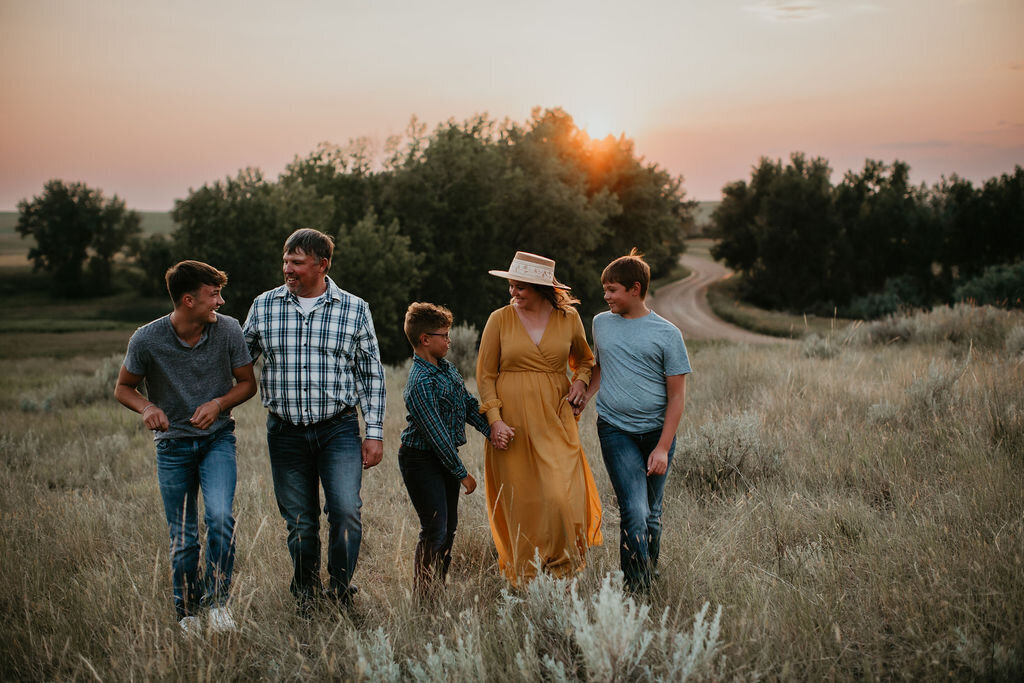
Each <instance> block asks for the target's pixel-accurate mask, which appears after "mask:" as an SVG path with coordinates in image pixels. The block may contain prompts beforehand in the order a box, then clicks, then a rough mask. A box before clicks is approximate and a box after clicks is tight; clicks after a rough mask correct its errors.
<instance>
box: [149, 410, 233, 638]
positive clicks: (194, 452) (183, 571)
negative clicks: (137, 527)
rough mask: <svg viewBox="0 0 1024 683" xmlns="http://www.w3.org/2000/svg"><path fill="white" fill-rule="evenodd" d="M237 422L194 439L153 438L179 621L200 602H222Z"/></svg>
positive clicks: (227, 580) (229, 552)
mask: <svg viewBox="0 0 1024 683" xmlns="http://www.w3.org/2000/svg"><path fill="white" fill-rule="evenodd" d="M234 432H235V425H234V423H233V422H232V423H228V425H227V426H226V427H224V428H222V429H221V430H220V431H218V432H216V433H214V434H210V435H209V436H203V437H196V438H179V439H160V440H159V441H157V442H156V466H157V477H158V479H159V482H160V497H161V498H163V502H164V514H165V515H166V516H167V529H168V531H169V532H170V536H171V579H172V583H173V584H174V609H175V611H176V612H177V613H178V618H179V619H181V618H182V617H184V616H187V615H189V614H191V613H193V612H194V611H195V609H196V607H198V606H199V604H201V603H202V604H208V605H212V606H223V605H224V604H225V603H226V602H227V599H228V591H229V589H230V588H231V572H232V568H233V567H234V563H235V518H234V516H233V515H232V514H231V505H232V503H233V501H234V499H235V482H236V479H237V471H236V468H235V433H234ZM200 489H201V490H202V492H203V507H204V515H203V520H204V522H205V523H206V572H205V575H204V577H203V578H202V579H200V577H199V511H198V502H197V501H198V497H199V491H200Z"/></svg>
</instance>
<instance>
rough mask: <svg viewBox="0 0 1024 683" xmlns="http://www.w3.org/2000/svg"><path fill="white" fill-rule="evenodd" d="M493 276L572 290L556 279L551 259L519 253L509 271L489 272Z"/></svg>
mask: <svg viewBox="0 0 1024 683" xmlns="http://www.w3.org/2000/svg"><path fill="white" fill-rule="evenodd" d="M487 272H488V273H490V274H491V275H494V276H497V277H503V278H508V279H509V280H515V281H516V282H527V283H529V284H534V285H545V286H548V287H557V288H559V289H571V288H570V287H569V286H568V285H563V284H562V283H561V282H559V281H558V280H556V279H555V262H554V261H552V260H551V259H549V258H545V257H543V256H538V255H537V254H531V253H529V252H525V251H517V252H516V255H515V258H513V259H512V265H510V266H509V267H508V270H489V271H487Z"/></svg>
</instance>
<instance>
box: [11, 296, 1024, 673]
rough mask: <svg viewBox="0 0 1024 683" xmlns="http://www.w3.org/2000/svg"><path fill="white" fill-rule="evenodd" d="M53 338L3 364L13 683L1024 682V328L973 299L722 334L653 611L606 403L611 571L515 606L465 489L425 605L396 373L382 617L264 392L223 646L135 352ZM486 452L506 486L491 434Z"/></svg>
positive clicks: (545, 587)
mask: <svg viewBox="0 0 1024 683" xmlns="http://www.w3.org/2000/svg"><path fill="white" fill-rule="evenodd" d="M111 334H114V332H111ZM121 334H123V335H124V337H125V339H126V338H127V333H124V332H122V333H121ZM0 336H4V337H8V338H9V337H10V335H0ZM50 336H51V337H52V336H57V337H61V338H63V340H64V343H63V345H61V344H54V343H53V341H52V340H49V341H45V342H44V338H46V337H47V335H35V336H33V335H32V334H29V333H25V334H24V335H23V336H21V337H20V338H19V341H18V344H19V345H20V346H22V347H27V348H33V347H34V348H38V349H40V350H41V351H40V353H38V354H32V353H30V352H26V353H19V354H4V357H3V358H0V381H2V385H0V425H2V426H0V577H2V578H0V624H2V633H3V638H2V639H0V678H3V679H4V680H129V679H130V680H149V679H197V680H226V679H269V680H281V679H289V680H307V679H312V680H322V679H328V678H336V679H345V680H400V679H402V680H404V679H413V680H436V681H442V680H484V679H487V680H521V679H532V680H594V681H609V680H622V681H626V680H685V679H687V678H690V679H696V680H703V679H727V680H736V679H738V680H758V679H766V678H767V679H802V680H821V679H842V680H851V679H858V680H859V679H892V678H900V679H904V678H905V679H946V678H949V677H952V678H956V679H997V680H1011V679H1018V680H1019V679H1020V677H1021V675H1024V494H1022V491H1024V356H1022V352H1024V320H1022V317H1021V316H1020V315H1019V314H1018V315H1012V314H1007V313H1002V312H995V311H990V310H981V309H979V310H971V309H964V308H961V309H956V310H952V311H950V310H946V311H939V312H936V313H934V314H931V315H928V316H919V317H917V318H913V319H900V320H897V319H893V320H889V321H883V323H878V324H875V325H871V326H868V325H864V326H861V327H859V328H856V329H852V330H846V331H844V332H842V333H836V334H834V335H832V336H828V337H812V338H810V339H808V340H807V341H805V342H804V344H803V345H790V346H787V347H781V346H780V347H774V348H773V347H766V348H761V347H758V348H753V347H745V346H733V345H724V344H707V345H693V346H692V347H691V349H690V351H691V356H692V362H693V366H694V369H695V372H694V374H693V375H692V377H691V378H690V380H689V382H688V390H689V391H688V396H687V409H686V414H685V416H684V418H683V424H682V426H681V427H680V431H679V443H678V447H677V452H676V459H675V461H674V463H673V466H672V469H671V471H670V475H669V484H668V490H667V492H666V503H665V516H664V528H665V536H664V539H663V552H662V564H661V578H660V581H659V583H658V584H657V589H656V592H655V594H654V595H653V596H652V597H651V599H650V600H649V602H647V603H636V602H634V601H632V600H631V599H623V598H622V597H621V594H620V592H619V591H618V589H617V583H616V582H617V580H618V579H617V577H616V575H615V573H614V572H615V569H616V567H617V562H618V560H617V557H618V553H617V549H616V547H615V540H616V538H617V522H618V520H617V514H616V508H615V505H614V498H613V495H612V493H611V487H610V484H609V482H608V478H607V475H606V474H605V471H604V467H603V464H602V463H601V458H600V453H599V449H598V445H597V438H596V433H595V426H594V419H595V416H594V414H593V412H592V409H590V408H588V410H587V412H585V414H584V415H583V418H582V421H581V429H582V434H583V440H584V446H585V448H586V451H587V453H588V455H589V456H590V459H591V464H592V466H593V469H594V473H595V476H596V477H597V481H598V486H599V489H600V491H601V494H602V500H603V502H604V504H605V519H604V526H603V530H604V536H605V542H604V545H603V546H602V547H599V548H596V549H595V550H594V551H593V552H592V553H591V555H590V562H589V566H588V567H587V569H586V570H585V571H584V572H583V573H582V574H581V575H580V576H579V577H578V579H577V580H576V581H575V582H573V583H571V584H566V583H564V582H559V581H554V580H550V579H547V580H538V581H537V582H535V583H534V584H533V585H532V586H531V587H530V588H529V589H528V590H527V591H525V592H513V591H509V590H508V588H507V587H506V584H505V583H504V582H503V580H502V579H501V578H500V577H499V575H498V572H497V569H496V566H495V561H496V560H495V553H494V551H493V548H492V545H491V541H490V537H489V532H488V527H487V518H486V513H485V509H484V496H483V493H482V491H480V492H477V493H475V494H473V495H471V496H468V497H464V498H463V499H462V505H461V518H460V525H459V534H458V536H457V538H456V542H455V559H454V563H453V569H452V573H451V576H450V585H449V586H448V589H447V593H446V595H445V596H444V598H443V599H442V600H441V601H440V602H439V603H437V604H436V605H432V606H428V607H423V606H420V605H417V604H416V602H415V601H414V600H413V599H412V597H411V595H410V591H411V584H412V567H411V561H412V552H413V548H414V545H415V541H416V533H417V524H416V518H415V515H414V513H413V509H412V506H411V505H410V504H409V502H408V500H407V497H406V493H405V490H404V488H403V485H402V482H401V478H400V475H399V472H398V467H397V463H396V457H395V452H396V449H397V447H398V435H399V433H400V430H401V428H402V424H403V412H402V409H401V387H402V386H403V382H404V378H405V373H406V370H405V369H404V368H390V369H389V387H388V389H389V405H388V417H387V424H386V432H385V439H386V441H385V460H384V462H383V463H382V464H381V465H380V466H378V467H377V468H375V469H373V470H370V471H368V472H367V473H366V475H365V478H364V482H363V501H364V506H363V524H364V536H363V548H362V554H361V556H360V560H359V566H358V570H357V573H356V576H355V583H356V584H357V585H358V586H359V588H360V593H359V595H358V596H357V597H356V609H355V610H354V612H353V613H352V614H350V615H342V614H338V613H332V612H327V611H325V612H321V613H319V614H317V615H315V616H314V618H313V619H312V620H311V621H308V622H307V621H303V620H301V619H299V618H298V617H297V616H296V615H295V612H294V608H293V603H292V599H291V596H290V594H289V593H288V586H287V583H288V576H289V571H290V569H289V560H288V556H287V551H286V547H285V528H284V523H283V522H282V521H281V519H280V517H279V515H278V513H277V510H276V507H275V504H274V498H273V492H272V487H271V478H270V468H269V463H268V459H267V450H266V443H265V439H264V428H263V422H264V415H265V412H264V409H263V408H262V407H261V405H260V404H259V401H258V399H254V400H252V401H250V402H249V403H248V404H246V405H244V406H242V407H241V408H240V409H238V410H236V412H235V414H236V418H237V434H238V469H239V485H238V491H237V497H236V501H235V511H236V516H237V519H238V532H237V533H238V557H237V561H236V574H235V577H236V578H235V584H234V593H233V607H234V612H235V615H236V618H237V619H238V620H239V622H240V625H241V628H240V629H239V630H238V631H237V632H234V633H231V634H227V635H216V634H207V635H204V636H203V637H200V638H186V637H184V636H183V635H182V634H181V633H180V632H179V630H178V627H177V624H176V623H175V621H174V616H173V609H172V607H171V600H170V578H169V569H168V559H167V547H166V546H167V532H166V527H165V522H164V519H163V514H162V510H161V504H160V496H159V492H158V488H157V482H156V474H155V467H154V453H153V446H152V443H151V437H150V436H149V434H147V433H146V432H145V431H144V430H143V429H142V428H141V427H140V422H139V419H138V417H137V416H136V415H134V414H133V413H130V412H128V411H127V410H125V409H123V408H121V407H120V406H119V405H117V404H116V403H115V402H114V400H113V399H112V397H111V390H112V381H113V379H112V378H113V374H114V373H115V372H116V369H117V366H118V364H119V362H120V361H119V357H118V355H117V354H116V353H115V354H114V355H108V354H109V353H110V349H109V348H107V349H106V350H104V351H103V352H99V350H98V349H100V348H102V347H97V346H93V347H89V348H93V349H94V350H93V351H83V352H81V353H77V354H75V353H72V352H71V350H73V349H74V347H75V343H76V342H75V340H76V337H77V335H75V334H65V335H50ZM122 343H123V341H122ZM55 347H61V348H63V350H64V352H62V353H54V352H53V349H54V348H55ZM14 356H17V357H14ZM471 389H474V387H472V385H471ZM462 453H463V456H464V458H465V460H466V462H467V465H468V466H469V469H470V471H471V472H473V473H475V474H477V475H478V476H479V475H480V474H481V470H482V466H483V464H482V439H481V438H479V437H478V436H473V437H471V440H470V444H469V445H467V446H466V447H464V449H463V451H462ZM705 605H706V607H705Z"/></svg>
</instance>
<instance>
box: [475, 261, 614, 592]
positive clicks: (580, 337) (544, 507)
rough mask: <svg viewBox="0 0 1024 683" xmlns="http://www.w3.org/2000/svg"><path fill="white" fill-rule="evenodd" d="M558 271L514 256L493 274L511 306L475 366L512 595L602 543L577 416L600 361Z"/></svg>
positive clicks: (561, 572)
mask: <svg viewBox="0 0 1024 683" xmlns="http://www.w3.org/2000/svg"><path fill="white" fill-rule="evenodd" d="M554 265H555V262H554V261H552V260H550V259H546V258H544V257H542V256H536V255H534V254H528V253H526V252H517V253H516V256H515V259H513V261H512V265H511V266H509V270H507V271H497V270H492V271H488V272H489V273H490V274H492V275H496V276H498V277H502V278H508V281H509V294H511V296H512V301H511V303H510V304H509V305H508V306H505V307H503V308H499V309H498V310H496V311H494V312H493V313H492V314H491V316H490V318H488V320H487V325H486V326H485V327H484V332H483V335H482V337H481V340H480V352H479V355H478V357H477V366H476V378H477V389H478V390H479V392H480V403H481V407H480V410H481V412H483V413H486V415H487V421H488V423H490V425H491V432H492V436H491V443H488V444H487V445H486V448H485V460H484V465H485V470H484V482H485V485H486V491H487V513H488V516H489V518H490V522H491V535H492V536H493V538H494V545H495V547H496V548H497V550H498V566H499V567H500V569H501V571H502V573H503V574H504V575H505V577H506V578H507V579H508V580H509V581H510V582H511V583H512V584H513V585H515V586H522V585H525V584H526V583H527V582H529V581H530V579H532V578H533V577H534V576H535V575H536V574H537V572H538V571H545V572H548V573H550V574H552V575H554V576H568V575H571V574H574V573H576V572H578V571H580V570H581V569H582V568H583V567H584V565H585V555H586V551H587V548H588V547H590V546H593V545H599V544H600V543H601V501H600V499H599V498H598V494H597V487H596V486H595V484H594V476H593V474H592V473H591V471H590V466H589V464H588V463H587V459H586V456H585V455H584V453H583V448H582V447H581V446H580V437H579V430H578V429H577V425H576V421H577V416H576V415H575V411H574V407H576V406H582V399H583V396H584V394H585V393H586V388H587V384H589V383H590V373H591V369H592V368H593V366H594V355H593V353H592V352H591V350H590V346H589V345H588V344H587V338H586V333H585V332H584V330H583V322H582V321H581V320H580V316H579V313H577V312H576V309H575V308H573V307H572V304H573V303H578V302H577V301H576V300H575V299H573V298H571V297H570V296H569V295H568V294H567V293H566V290H568V289H569V288H568V287H566V286H565V285H562V284H561V283H559V282H558V281H557V280H555V277H554ZM566 366H568V367H569V368H570V369H571V370H572V372H573V376H572V380H571V381H570V380H569V378H568V377H567V376H566ZM506 445H507V448H506V449H504V450H499V447H502V446H506ZM535 556H536V559H535ZM538 562H539V565H538Z"/></svg>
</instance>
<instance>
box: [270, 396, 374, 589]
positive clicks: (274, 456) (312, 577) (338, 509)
mask: <svg viewBox="0 0 1024 683" xmlns="http://www.w3.org/2000/svg"><path fill="white" fill-rule="evenodd" d="M267 445H268V447H269V450H270V469H271V473H272V475H273V478H274V496H275V497H276V498H277V507H278V509H279V510H280V512H281V516H282V517H283V518H284V521H285V523H286V524H287V526H288V552H289V553H290V554H291V557H292V569H293V573H292V582H291V591H292V594H293V595H295V597H296V598H298V599H299V600H300V601H303V600H307V599H316V598H319V597H320V596H321V594H322V592H323V585H322V584H321V582H320V485H321V484H323V488H324V498H325V501H324V512H325V513H326V514H327V524H328V535H327V537H328V548H327V573H328V575H329V576H330V594H331V595H334V596H336V597H338V598H339V599H341V600H348V599H349V585H350V581H351V579H352V573H353V572H354V571H355V568H356V560H357V559H358V557H359V544H360V542H361V541H362V536H363V527H362V522H361V521H360V516H359V510H360V508H361V507H362V505H363V501H362V499H361V498H360V497H359V487H360V485H361V484H362V480H363V452H362V440H361V439H360V437H359V417H358V416H357V415H356V411H355V409H351V408H350V409H347V410H345V411H344V412H342V413H340V414H339V415H336V416H334V417H332V418H329V419H327V420H324V421H322V422H317V423H315V424H311V425H293V424H291V423H290V422H288V421H286V420H283V419H281V418H280V417H278V416H276V415H274V414H273V413H268V414H267Z"/></svg>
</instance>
